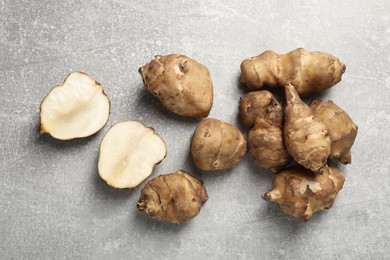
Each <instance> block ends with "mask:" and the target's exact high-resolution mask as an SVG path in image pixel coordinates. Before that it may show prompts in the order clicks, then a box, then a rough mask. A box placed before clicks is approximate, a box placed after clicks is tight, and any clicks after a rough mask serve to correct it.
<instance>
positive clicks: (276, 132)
mask: <svg viewBox="0 0 390 260" xmlns="http://www.w3.org/2000/svg"><path fill="white" fill-rule="evenodd" d="M344 72H345V65H344V64H342V63H341V62H340V61H339V59H338V58H336V57H334V56H332V55H330V54H328V53H324V52H307V51H305V50H303V49H302V48H300V49H296V50H293V51H291V52H289V53H287V54H284V55H280V54H277V53H275V52H272V51H266V52H264V53H262V54H260V55H259V56H256V57H252V58H249V59H246V60H244V61H243V62H242V64H241V83H243V84H245V85H246V86H247V87H248V89H249V90H251V91H252V92H249V93H247V94H246V95H244V96H243V97H241V99H240V101H239V112H240V115H241V118H242V121H243V123H244V125H245V126H246V127H247V128H248V129H249V132H248V138H247V139H245V137H244V135H243V134H242V133H241V132H240V130H238V129H237V128H236V127H235V126H233V125H231V124H229V123H227V122H223V121H221V120H218V119H215V118H206V119H203V120H202V121H201V122H200V123H199V124H198V125H197V126H196V128H195V131H194V133H193V136H192V138H191V147H190V151H191V155H192V158H193V160H194V163H195V165H196V166H197V167H198V168H199V169H201V170H204V171H215V170H226V169H230V168H233V167H234V166H236V165H237V164H238V163H239V162H240V160H241V159H242V158H243V156H244V155H245V153H246V151H247V150H248V152H249V154H250V155H251V156H252V157H253V159H254V161H255V162H256V164H257V165H259V166H260V167H262V168H265V169H268V170H270V171H272V172H274V173H277V174H276V175H275V178H274V181H273V185H272V190H271V191H270V192H267V193H265V194H264V195H263V198H264V199H265V200H267V201H271V202H274V203H276V204H277V205H278V206H279V207H280V208H281V209H282V210H283V211H284V212H285V213H287V214H289V215H291V216H293V217H295V218H298V219H303V220H305V221H308V220H310V219H311V217H312V215H313V213H315V212H316V211H320V210H323V209H328V208H330V207H331V206H332V204H333V202H334V200H335V198H336V195H337V193H338V192H339V191H340V190H341V188H342V187H343V184H344V177H343V176H342V175H341V173H340V171H339V170H337V169H336V168H332V167H329V166H328V165H327V162H328V159H335V160H338V161H340V162H341V163H343V164H348V163H351V151H350V150H351V146H352V145H353V143H354V141H355V138H356V135H357V126H356V125H355V124H354V123H353V121H352V119H351V118H350V117H349V116H348V114H347V113H346V112H345V111H343V110H342V109H341V108H340V107H338V106H337V105H336V104H334V103H333V102H332V101H321V100H315V101H313V102H312V104H311V105H310V106H308V105H306V104H305V103H304V102H303V101H302V99H301V96H303V95H306V94H309V93H318V92H321V91H323V90H326V89H328V88H330V87H332V86H334V85H335V84H337V83H338V82H339V81H340V80H341V76H342V74H343V73H344ZM139 73H140V74H141V77H142V81H143V83H144V85H145V87H146V89H147V90H148V91H149V92H150V93H151V94H153V95H154V96H156V97H157V98H158V99H159V101H160V102H161V104H162V105H163V106H164V107H166V108H167V109H168V110H169V111H171V112H173V113H175V114H177V115H180V116H187V117H204V118H205V117H207V116H208V115H209V113H210V110H211V108H212V105H213V95H214V94H213V84H212V81H211V77H210V73H209V71H208V69H207V68H206V67H205V66H204V65H202V64H200V63H198V62H196V61H195V60H193V59H191V58H189V57H187V56H184V55H177V54H171V55H166V56H160V55H158V56H156V57H155V58H154V59H152V60H151V61H150V62H149V63H147V64H146V65H144V66H143V67H141V68H140V69H139ZM263 87H271V88H273V87H283V88H284V92H285V99H286V101H285V108H284V109H283V107H282V104H281V103H280V102H278V100H277V99H276V98H275V97H274V96H273V94H272V93H271V92H269V91H267V90H259V89H261V88H263ZM109 113H110V101H109V99H108V97H107V95H106V94H105V93H104V91H103V87H102V86H101V85H100V84H99V83H97V82H96V81H95V80H94V79H93V78H92V77H90V76H88V75H86V74H85V73H82V72H74V73H71V74H70V75H69V76H68V77H67V78H66V79H65V81H64V83H63V84H62V85H59V86H56V87H54V88H53V89H52V90H51V91H50V92H49V94H48V95H47V96H46V97H45V99H44V100H43V101H42V103H41V107H40V118H41V125H40V132H41V133H48V134H50V135H51V136H52V137H54V138H56V139H61V140H69V139H74V138H82V137H87V136H90V135H93V134H95V133H96V132H98V131H99V130H100V129H102V128H103V126H104V125H105V124H106V123H107V121H108V117H109ZM166 154H167V147H166V145H165V142H164V141H163V139H162V138H161V137H160V136H159V135H158V134H157V133H156V132H155V130H154V129H153V128H151V127H146V126H144V125H143V124H142V123H140V122H137V121H124V122H120V123H117V124H115V125H113V126H112V127H111V128H110V129H109V130H108V132H107V133H106V134H105V136H104V138H103V140H102V142H101V145H100V149H99V161H98V172H99V175H100V177H101V178H102V180H104V181H105V182H106V183H107V184H108V185H110V186H112V187H114V188H120V189H122V188H129V189H131V188H135V187H137V186H138V185H139V184H141V183H142V182H143V181H144V180H146V179H147V178H148V177H149V176H150V175H151V174H152V172H153V169H154V167H155V165H157V164H159V163H160V162H161V161H162V160H163V159H164V158H165V157H166ZM291 164H293V166H291ZM294 164H296V165H295V166H294ZM207 200H208V195H207V191H206V189H205V187H204V185H203V182H202V181H201V180H199V179H197V178H196V177H194V176H192V175H191V174H189V173H187V172H186V171H184V170H179V171H177V172H175V173H169V174H163V175H160V176H157V177H155V178H153V179H151V180H150V181H149V182H148V183H147V184H146V185H145V186H144V187H143V188H142V190H141V197H140V199H139V201H138V203H137V208H138V209H139V210H141V211H144V212H145V213H147V214H148V215H149V216H150V217H151V218H153V219H156V220H160V221H166V222H171V223H175V224H181V223H183V222H185V221H187V220H189V219H192V218H194V217H195V216H197V215H198V214H199V212H200V209H201V206H202V205H203V204H204V203H205V202H206V201H207Z"/></svg>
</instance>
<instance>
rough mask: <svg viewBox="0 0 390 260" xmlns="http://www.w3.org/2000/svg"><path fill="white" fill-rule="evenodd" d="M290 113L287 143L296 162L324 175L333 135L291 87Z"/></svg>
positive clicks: (288, 93) (287, 115)
mask: <svg viewBox="0 0 390 260" xmlns="http://www.w3.org/2000/svg"><path fill="white" fill-rule="evenodd" d="M284 89H285V93H286V103H287V106H286V110H285V123H284V140H285V143H286V147H287V151H288V152H289V153H290V155H291V156H292V157H293V159H294V160H295V161H296V162H297V163H299V164H300V165H302V166H304V167H305V168H307V169H309V170H311V171H314V172H317V173H321V172H322V170H323V168H324V166H325V164H326V162H327V159H328V156H329V153H330V145H331V142H330V138H329V131H328V128H327V127H326V125H325V124H324V123H323V122H321V121H320V120H319V119H318V118H316V117H314V115H313V112H312V111H311V109H310V107H309V106H307V105H306V104H305V103H304V102H303V101H302V100H301V99H300V97H299V95H298V93H297V91H296V90H295V87H294V86H293V85H291V84H289V85H286V86H285V87H284Z"/></svg>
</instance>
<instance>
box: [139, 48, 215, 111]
mask: <svg viewBox="0 0 390 260" xmlns="http://www.w3.org/2000/svg"><path fill="white" fill-rule="evenodd" d="M139 72H140V74H141V76H142V80H143V82H144V85H145V87H146V88H147V89H148V91H149V92H150V93H152V94H153V95H154V96H156V97H157V98H158V99H159V100H160V102H161V103H162V104H163V106H165V107H166V108H167V109H168V110H170V111H172V112H173V113H176V114H178V115H181V116H188V117H207V116H208V114H209V112H210V109H211V107H212V105H213V85H212V82H211V78H210V73H209V71H208V69H207V68H206V67H205V66H203V65H202V64H200V63H198V62H196V61H194V60H193V59H190V58H188V57H186V56H184V55H177V54H171V55H167V56H156V58H155V59H153V60H151V61H150V62H149V63H148V64H146V65H145V66H143V67H141V68H140V69H139Z"/></svg>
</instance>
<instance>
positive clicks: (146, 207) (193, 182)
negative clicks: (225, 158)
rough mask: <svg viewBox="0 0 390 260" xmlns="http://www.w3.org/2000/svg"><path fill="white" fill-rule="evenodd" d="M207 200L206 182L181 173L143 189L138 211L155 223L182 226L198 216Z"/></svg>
mask: <svg viewBox="0 0 390 260" xmlns="http://www.w3.org/2000/svg"><path fill="white" fill-rule="evenodd" d="M207 199H208V195H207V192H206V189H205V187H204V186H203V182H202V181H201V180H198V179H196V178H195V177H193V176H191V175H190V174H188V173H187V172H185V171H183V170H180V171H177V172H176V173H170V174H164V175H160V176H158V177H156V178H154V179H152V180H150V181H149V182H148V183H147V184H146V185H145V186H144V187H143V188H142V191H141V197H140V199H139V201H138V203H137V208H138V209H139V210H141V211H144V212H146V213H147V214H148V215H149V216H150V217H151V218H153V219H156V220H160V221H165V222H170V223H175V224H181V223H183V222H185V221H187V220H190V219H192V218H194V217H195V216H196V215H198V214H199V212H200V208H201V206H202V205H203V204H204V203H205V202H206V201H207Z"/></svg>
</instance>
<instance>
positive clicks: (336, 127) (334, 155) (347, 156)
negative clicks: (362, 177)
mask: <svg viewBox="0 0 390 260" xmlns="http://www.w3.org/2000/svg"><path fill="white" fill-rule="evenodd" d="M310 108H311V110H312V111H313V114H314V116H315V117H317V118H318V119H319V120H321V121H322V122H323V123H324V124H325V125H326V126H327V127H328V129H329V137H330V141H331V142H332V144H331V148H330V154H329V158H331V159H336V160H338V161H340V162H341V163H343V164H349V163H351V160H352V155H351V147H352V145H353V143H354V142H355V139H356V136H357V132H358V127H357V126H356V125H355V123H354V122H353V121H352V119H351V118H350V117H349V115H348V114H347V113H346V112H345V111H344V110H342V109H341V108H340V107H339V106H337V105H336V104H335V103H333V102H332V101H320V100H315V101H313V102H312V104H311V105H310Z"/></svg>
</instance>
